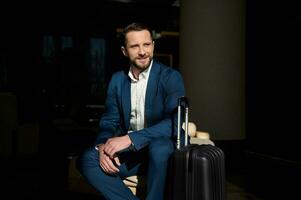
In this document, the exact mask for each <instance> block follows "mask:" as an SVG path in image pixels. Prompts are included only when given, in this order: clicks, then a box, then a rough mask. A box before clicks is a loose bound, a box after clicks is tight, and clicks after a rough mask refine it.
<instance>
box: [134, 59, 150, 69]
mask: <svg viewBox="0 0 301 200" xmlns="http://www.w3.org/2000/svg"><path fill="white" fill-rule="evenodd" d="M151 60H152V57H150V56H149V57H144V58H135V59H134V60H133V61H132V65H133V66H134V67H136V68H137V69H139V70H141V71H143V70H145V69H147V68H148V67H149V66H150V63H151Z"/></svg>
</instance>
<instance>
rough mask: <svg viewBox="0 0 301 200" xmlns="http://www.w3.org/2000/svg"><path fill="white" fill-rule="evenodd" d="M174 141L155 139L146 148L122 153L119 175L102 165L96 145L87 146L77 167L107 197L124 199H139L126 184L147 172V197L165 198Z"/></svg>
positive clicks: (113, 199) (150, 199)
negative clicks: (134, 176)
mask: <svg viewBox="0 0 301 200" xmlns="http://www.w3.org/2000/svg"><path fill="white" fill-rule="evenodd" d="M173 151H174V144H173V142H172V141H171V140H170V139H168V138H158V139H154V140H153V141H152V142H150V144H149V145H148V146H146V147H145V148H143V149H141V150H139V151H135V152H132V151H131V152H130V151H128V152H124V153H121V154H120V156H119V158H120V161H121V165H120V166H119V170H120V171H119V172H118V173H116V174H107V173H105V172H104V171H103V170H102V169H101V167H100V166H99V154H98V151H96V150H95V149H94V148H90V149H87V150H86V151H85V152H84V153H83V154H82V155H81V156H80V157H79V158H78V159H77V168H78V170H79V171H80V172H81V174H82V175H83V177H84V178H85V179H86V180H87V182H88V183H89V184H90V185H92V186H93V187H94V188H96V190H98V191H99V192H100V193H101V194H102V195H103V197H104V198H105V199H112V200H124V199H128V200H131V199H135V200H137V199H138V198H137V197H136V196H135V195H133V193H132V192H131V190H130V189H129V188H128V187H127V186H126V185H125V184H124V183H123V179H124V178H125V177H128V176H133V175H142V174H144V175H147V196H146V199H147V200H161V199H162V200H163V198H164V191H165V183H166V175H167V167H168V160H169V158H170V156H171V154H172V153H173Z"/></svg>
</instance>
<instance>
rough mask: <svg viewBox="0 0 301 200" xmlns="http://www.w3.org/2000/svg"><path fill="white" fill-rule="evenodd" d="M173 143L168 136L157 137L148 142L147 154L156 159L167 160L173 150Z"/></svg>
mask: <svg viewBox="0 0 301 200" xmlns="http://www.w3.org/2000/svg"><path fill="white" fill-rule="evenodd" d="M174 149H175V147H174V144H173V142H172V141H171V140H170V139H169V138H164V137H162V138H158V139H155V140H153V141H152V142H151V143H150V144H149V155H150V157H151V159H154V160H157V161H164V162H165V161H167V160H168V159H169V157H170V155H171V154H172V153H173V152H174Z"/></svg>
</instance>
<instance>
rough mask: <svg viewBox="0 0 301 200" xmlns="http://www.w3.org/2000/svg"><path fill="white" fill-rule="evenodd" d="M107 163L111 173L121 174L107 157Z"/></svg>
mask: <svg viewBox="0 0 301 200" xmlns="http://www.w3.org/2000/svg"><path fill="white" fill-rule="evenodd" d="M105 162H106V166H107V167H108V169H109V171H110V172H111V173H116V172H119V169H118V168H117V167H116V166H115V165H114V163H113V161H112V160H111V158H110V157H106V159H105Z"/></svg>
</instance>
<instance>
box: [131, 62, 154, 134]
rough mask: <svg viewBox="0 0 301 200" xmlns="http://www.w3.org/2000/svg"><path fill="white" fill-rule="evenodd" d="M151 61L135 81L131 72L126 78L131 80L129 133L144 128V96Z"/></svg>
mask: <svg viewBox="0 0 301 200" xmlns="http://www.w3.org/2000/svg"><path fill="white" fill-rule="evenodd" d="M152 65H153V61H151V63H150V66H149V67H148V68H147V69H146V70H144V71H143V72H141V73H140V74H139V77H138V79H135V77H134V75H133V73H132V70H131V69H130V70H129V74H128V76H129V77H130V79H131V118H130V127H129V132H131V131H138V130H141V129H143V128H145V127H146V122H145V120H146V119H145V109H144V108H145V95H146V88H147V82H148V77H149V73H150V71H151V67H152Z"/></svg>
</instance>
